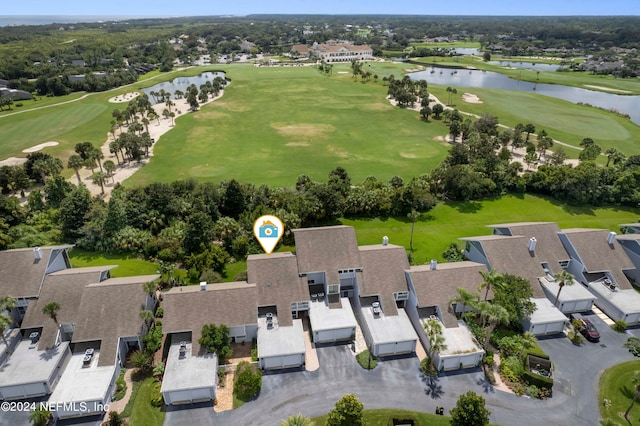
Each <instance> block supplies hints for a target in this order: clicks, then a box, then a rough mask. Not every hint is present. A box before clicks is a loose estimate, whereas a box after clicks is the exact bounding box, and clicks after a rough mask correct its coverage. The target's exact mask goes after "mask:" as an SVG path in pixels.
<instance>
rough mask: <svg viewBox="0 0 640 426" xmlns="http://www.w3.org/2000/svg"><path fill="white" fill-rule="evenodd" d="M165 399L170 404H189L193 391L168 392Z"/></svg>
mask: <svg viewBox="0 0 640 426" xmlns="http://www.w3.org/2000/svg"><path fill="white" fill-rule="evenodd" d="M165 399H166V401H165V402H166V403H167V404H169V405H172V404H188V403H190V402H191V392H190V391H188V390H184V391H172V392H166V393H165Z"/></svg>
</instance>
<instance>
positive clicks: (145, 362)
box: [129, 351, 153, 371]
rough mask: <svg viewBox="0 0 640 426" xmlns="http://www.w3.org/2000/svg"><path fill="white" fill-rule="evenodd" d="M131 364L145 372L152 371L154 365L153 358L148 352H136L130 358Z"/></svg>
mask: <svg viewBox="0 0 640 426" xmlns="http://www.w3.org/2000/svg"><path fill="white" fill-rule="evenodd" d="M129 360H130V361H131V363H132V364H133V365H134V366H136V367H137V368H139V369H140V370H143V371H150V370H151V364H152V363H153V356H152V355H151V354H150V353H148V352H146V351H134V352H132V353H131V356H130V358H129Z"/></svg>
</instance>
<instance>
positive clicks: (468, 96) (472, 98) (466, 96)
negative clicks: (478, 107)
mask: <svg viewBox="0 0 640 426" xmlns="http://www.w3.org/2000/svg"><path fill="white" fill-rule="evenodd" d="M462 100H463V101H465V102H467V103H469V104H481V103H483V102H482V101H481V100H480V98H479V97H478V95H474V94H473V93H463V94H462Z"/></svg>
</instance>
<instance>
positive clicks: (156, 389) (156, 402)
mask: <svg viewBox="0 0 640 426" xmlns="http://www.w3.org/2000/svg"><path fill="white" fill-rule="evenodd" d="M161 387H162V383H160V382H159V381H156V382H154V384H153V387H152V388H151V405H153V406H154V407H162V406H163V405H164V397H163V396H162V392H161V391H160V389H161Z"/></svg>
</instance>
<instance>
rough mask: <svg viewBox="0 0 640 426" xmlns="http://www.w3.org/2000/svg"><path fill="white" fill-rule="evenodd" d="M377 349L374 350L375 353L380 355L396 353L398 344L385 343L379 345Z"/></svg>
mask: <svg viewBox="0 0 640 426" xmlns="http://www.w3.org/2000/svg"><path fill="white" fill-rule="evenodd" d="M377 346H378V347H377V349H378V350H377V351H373V352H374V354H375V355H378V356H387V355H393V354H395V353H396V352H395V350H396V344H395V343H383V344H381V345H377Z"/></svg>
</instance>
